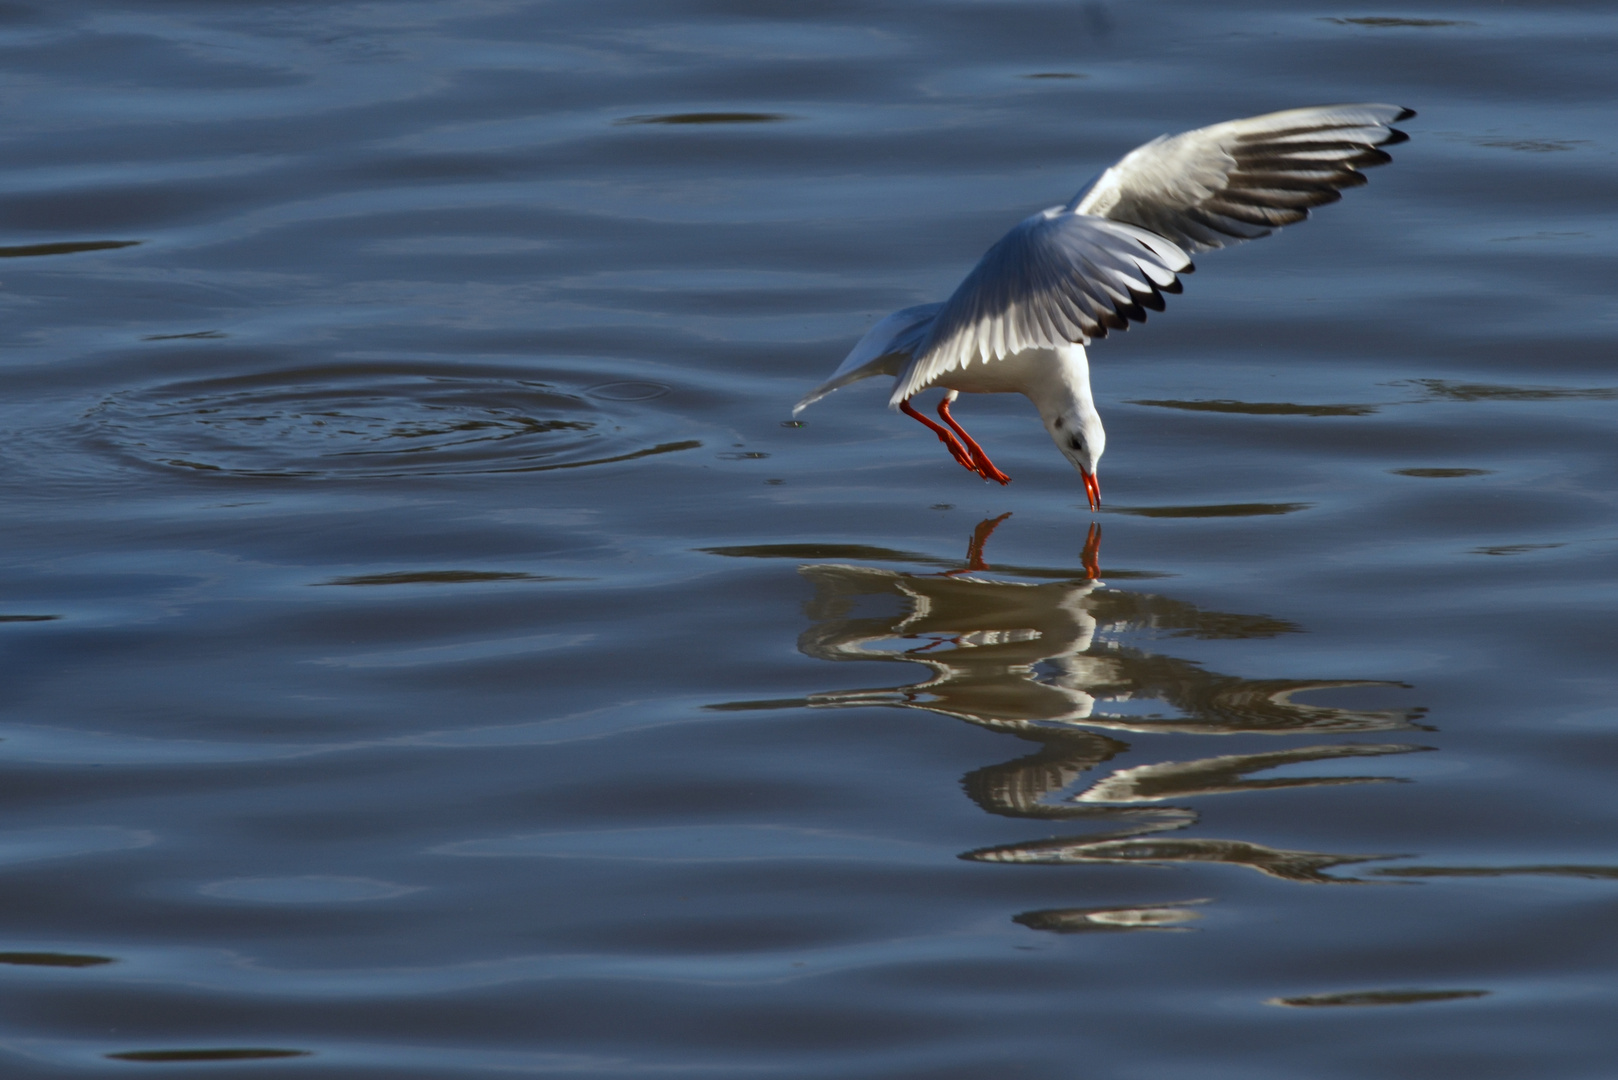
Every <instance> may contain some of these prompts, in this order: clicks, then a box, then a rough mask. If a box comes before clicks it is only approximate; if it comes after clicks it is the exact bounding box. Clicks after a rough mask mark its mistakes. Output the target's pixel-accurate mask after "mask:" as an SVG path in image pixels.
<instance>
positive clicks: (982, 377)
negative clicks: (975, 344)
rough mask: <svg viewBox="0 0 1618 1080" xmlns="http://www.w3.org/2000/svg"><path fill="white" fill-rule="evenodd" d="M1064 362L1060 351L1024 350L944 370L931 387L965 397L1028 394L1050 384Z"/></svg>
mask: <svg viewBox="0 0 1618 1080" xmlns="http://www.w3.org/2000/svg"><path fill="white" fill-rule="evenodd" d="M1064 362H1065V357H1064V356H1063V351H1062V350H1057V349H1025V350H1023V351H1022V352H1016V353H1012V354H1011V355H1010V356H1007V357H1006V358H1005V359H1003V360H990V361H987V362H984V361H981V360H978V361H974V362H972V363H969V364H967V365H966V366H965V367H960V368H955V369H953V370H951V371H946V372H944V373H943V374H941V375H940V376H939V377H938V378H937V379H934V380H933V385H934V386H942V387H944V388H945V389H948V390H959V391H961V392H962V393H964V394H1028V393H1029V391H1030V390H1031V389H1032V388H1034V387H1037V386H1041V385H1043V384H1045V383H1047V382H1049V381H1051V379H1052V377H1053V376H1054V375H1055V374H1056V373H1057V372H1058V371H1059V370H1060V368H1061V367H1062V366H1063V364H1064Z"/></svg>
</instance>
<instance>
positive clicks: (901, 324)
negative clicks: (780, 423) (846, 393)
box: [792, 304, 944, 416]
mask: <svg viewBox="0 0 1618 1080" xmlns="http://www.w3.org/2000/svg"><path fill="white" fill-rule="evenodd" d="M943 306H944V305H943V304H919V305H917V306H916V307H907V308H902V309H900V310H899V311H895V312H894V313H893V314H892V315H889V316H888V317H887V318H885V319H883V320H882V321H881V322H879V323H877V324H876V325H875V326H873V327H871V329H869V330H867V331H866V332H865V336H864V337H862V338H860V340H859V344H857V345H855V346H854V348H853V349H852V350H850V351H849V354H848V355H847V356H846V357H844V358H843V362H842V363H841V364H839V365H838V366H837V370H836V371H834V372H832V373H831V378H829V379H827V380H826V381H825V382H823V383H821V384H820V385H819V386H817V387H815V388H814V389H813V390H811V391H809V392H808V393H807V394H805V395H804V397H803V400H802V401H800V402H798V403H797V404H796V405H794V406H792V415H793V416H797V415H798V414H799V413H801V412H803V410H804V409H807V408H808V407H809V406H811V405H813V404H814V403H815V402H817V401H819V400H820V399H821V398H823V397H825V396H826V395H827V394H829V393H831V392H832V391H833V390H837V389H839V388H841V387H844V386H847V385H848V384H849V383H851V382H859V381H860V380H861V379H869V378H870V377H871V376H873V375H897V374H899V372H901V371H903V370H904V366H905V365H906V364H908V363H910V359H911V357H912V356H914V355H915V352H916V347H917V346H918V345H920V344H921V341H922V339H923V338H924V337H926V336H927V330H928V328H929V327H930V326H931V325H932V321H933V316H935V315H937V314H938V309H939V308H941V307H943Z"/></svg>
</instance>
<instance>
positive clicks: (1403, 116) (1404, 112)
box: [1393, 107, 1416, 124]
mask: <svg viewBox="0 0 1618 1080" xmlns="http://www.w3.org/2000/svg"><path fill="white" fill-rule="evenodd" d="M1415 115H1416V110H1415V109H1406V108H1403V107H1401V108H1400V109H1399V115H1398V116H1395V117H1394V118H1393V122H1394V123H1395V124H1397V123H1398V122H1399V121H1401V120H1409V119H1410V118H1411V117H1412V116H1415Z"/></svg>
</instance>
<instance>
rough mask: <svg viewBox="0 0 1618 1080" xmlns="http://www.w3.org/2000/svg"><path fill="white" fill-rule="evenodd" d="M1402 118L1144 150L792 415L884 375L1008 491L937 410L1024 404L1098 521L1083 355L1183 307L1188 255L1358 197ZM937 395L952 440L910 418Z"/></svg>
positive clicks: (1016, 237) (1340, 111) (1166, 139)
mask: <svg viewBox="0 0 1618 1080" xmlns="http://www.w3.org/2000/svg"><path fill="white" fill-rule="evenodd" d="M1413 115H1415V114H1414V113H1412V112H1411V111H1410V110H1409V109H1404V108H1400V107H1399V106H1396V105H1334V106H1324V107H1319V108H1307V109H1291V110H1288V111H1285V112H1278V113H1270V114H1267V115H1265V116H1255V117H1250V118H1248V119H1245V120H1232V121H1229V122H1227V123H1223V124H1215V125H1213V126H1211V127H1206V128H1198V129H1197V130H1195V131H1188V132H1185V133H1183V134H1180V135H1175V136H1172V137H1170V136H1163V137H1161V138H1158V139H1154V140H1152V141H1151V142H1149V143H1146V144H1145V145H1144V146H1141V147H1138V148H1137V149H1135V150H1133V151H1131V152H1130V153H1129V154H1127V155H1125V156H1124V157H1123V158H1122V159H1121V160H1120V161H1119V162H1118V163H1117V164H1115V165H1113V166H1112V167H1111V168H1109V169H1107V170H1106V171H1105V172H1103V173H1102V174H1101V175H1100V176H1098V177H1096V179H1095V180H1094V181H1093V182H1091V183H1090V184H1089V185H1087V186H1086V187H1085V188H1084V189H1083V190H1081V191H1080V192H1079V193H1078V194H1077V195H1075V196H1074V197H1073V199H1072V200H1071V201H1070V202H1068V203H1067V204H1066V205H1065V206H1059V207H1051V208H1050V209H1047V210H1043V211H1041V212H1039V213H1037V214H1034V215H1032V216H1031V217H1028V218H1026V219H1024V220H1023V221H1022V222H1020V223H1018V224H1017V225H1016V226H1015V227H1014V228H1013V229H1012V230H1011V231H1010V232H1008V233H1007V234H1006V235H1005V236H1004V237H1002V238H1001V239H1000V241H999V242H997V243H996V244H995V245H994V246H993V247H991V248H990V249H989V251H988V252H987V253H986V254H985V255H984V256H983V258H982V259H980V260H979V261H978V264H977V266H975V267H974V268H973V269H972V271H971V273H969V274H968V275H967V276H966V279H965V280H964V281H962V282H961V284H960V286H959V287H957V288H956V290H955V292H954V293H953V294H951V296H950V297H949V299H948V300H945V301H944V302H943V303H941V304H922V305H919V306H917V307H911V308H905V309H903V310H902V311H897V312H894V313H893V314H892V315H890V316H888V317H887V318H886V319H883V320H882V321H881V322H879V323H878V324H877V325H876V326H874V327H872V328H871V330H870V331H869V332H868V333H867V334H866V335H865V336H864V337H863V338H861V339H860V342H859V343H858V344H857V345H856V346H855V347H854V349H853V351H852V352H850V353H849V354H848V357H847V358H846V359H845V360H844V361H843V363H842V365H841V366H840V367H839V368H838V369H837V370H836V371H835V372H834V373H833V374H832V377H831V378H830V379H828V380H827V381H826V382H824V383H822V384H821V385H820V386H818V387H816V388H815V389H814V390H812V391H811V392H810V393H809V394H808V395H806V396H805V397H804V399H803V400H802V401H800V402H799V403H798V405H797V407H796V408H794V410H793V412H794V414H796V413H797V412H799V411H801V410H802V409H804V408H805V407H806V406H808V405H810V404H812V403H813V402H815V401H818V400H820V399H821V398H822V397H825V396H826V395H827V394H829V393H831V392H832V391H833V390H836V389H838V388H840V387H843V386H846V385H848V384H849V383H852V382H857V381H859V380H861V379H866V378H871V377H873V376H876V375H892V376H894V377H895V381H894V388H893V393H892V395H891V397H890V400H889V404H890V405H891V406H893V407H896V408H901V409H903V410H904V411H905V412H907V413H909V414H910V415H913V416H916V418H917V419H920V420H921V421H922V422H923V423H925V424H927V425H928V426H929V427H930V428H932V429H933V430H934V431H935V432H936V433H937V434H938V435H939V438H940V439H942V440H943V441H944V442H945V444H946V445H947V446H949V448H950V452H951V454H953V455H954V456H955V458H956V460H957V461H959V462H960V463H961V464H962V465H964V466H966V467H967V468H968V469H971V470H972V471H974V472H977V473H978V474H979V475H981V476H983V477H985V478H986V479H995V480H999V481H1000V482H1001V483H1004V482H1005V481H1006V479H1007V478H1006V477H1005V474H1003V473H1001V472H1000V471H999V470H998V469H996V468H995V467H994V466H993V464H992V463H990V462H989V461H988V458H987V456H986V455H984V454H983V452H982V450H981V449H980V448H978V447H977V444H976V443H975V442H973V441H972V440H971V438H970V437H969V436H967V435H966V433H965V432H964V431H963V430H962V429H961V428H960V425H959V424H957V423H956V422H955V421H954V419H953V418H952V417H951V416H950V415H949V412H948V405H949V403H950V402H951V401H953V400H954V397H955V394H956V393H960V392H965V393H979V394H982V393H988V394H994V393H1021V394H1024V395H1026V396H1028V397H1029V398H1030V400H1032V401H1033V402H1034V404H1035V405H1036V406H1037V407H1038V408H1039V411H1040V416H1041V419H1042V420H1043V421H1044V422H1045V427H1046V430H1047V431H1048V432H1049V433H1050V435H1051V438H1052V440H1053V441H1054V442H1055V443H1056V445H1057V447H1058V448H1059V449H1061V450H1062V452H1063V454H1064V455H1066V456H1067V457H1068V459H1069V460H1070V461H1072V462H1073V464H1074V466H1075V467H1076V468H1078V470H1079V472H1080V473H1081V474H1082V475H1083V476H1084V479H1085V484H1086V488H1087V489H1088V490H1089V492H1090V501H1091V505H1092V506H1093V507H1094V506H1099V490H1098V489H1097V487H1096V484H1095V479H1094V477H1095V465H1096V461H1097V460H1099V458H1100V457H1101V451H1102V449H1103V447H1104V446H1105V438H1106V436H1105V433H1104V431H1103V430H1102V428H1101V419H1100V416H1099V415H1098V414H1097V413H1096V411H1095V404H1094V401H1093V399H1092V397H1091V393H1090V380H1089V364H1088V357H1087V355H1086V353H1085V349H1084V346H1085V345H1087V344H1089V343H1090V342H1091V341H1092V340H1093V339H1095V338H1100V337H1105V336H1106V334H1107V332H1108V330H1114V329H1116V330H1123V329H1127V328H1128V326H1129V323H1130V322H1144V321H1145V320H1146V312H1147V311H1148V310H1151V311H1161V310H1163V307H1164V300H1163V294H1165V293H1177V292H1179V291H1180V281H1179V275H1180V274H1183V273H1189V272H1190V271H1191V270H1192V269H1193V267H1192V265H1191V257H1190V256H1191V253H1193V252H1201V251H1209V250H1213V249H1215V248H1220V247H1226V246H1229V245H1231V244H1237V243H1241V242H1243V241H1245V240H1252V239H1256V238H1257V237H1260V236H1265V235H1268V234H1269V233H1270V232H1271V231H1272V230H1273V229H1275V228H1277V227H1279V226H1282V225H1289V224H1291V223H1293V222H1295V221H1301V220H1303V219H1304V218H1306V217H1308V216H1309V209H1310V208H1311V207H1314V206H1319V205H1322V204H1324V203H1328V202H1334V201H1336V200H1337V199H1339V198H1341V195H1340V194H1339V191H1340V190H1341V189H1342V188H1345V187H1355V186H1358V185H1360V184H1363V183H1364V182H1365V178H1364V176H1363V175H1361V174H1360V172H1359V171H1358V170H1359V169H1362V168H1367V167H1369V166H1373V165H1380V164H1384V163H1385V162H1387V161H1388V160H1390V159H1389V157H1388V155H1387V154H1386V152H1384V151H1382V150H1380V149H1378V147H1380V146H1384V145H1390V144H1393V143H1397V142H1402V141H1403V140H1404V135H1403V134H1402V133H1400V132H1398V131H1395V130H1394V129H1393V128H1392V127H1391V126H1390V125H1391V124H1393V123H1394V122H1396V121H1399V120H1403V119H1405V118H1407V117H1409V116H1413ZM933 387H942V388H944V389H945V390H946V391H948V394H947V395H946V397H945V400H944V403H943V404H942V405H941V406H940V407H939V415H940V416H941V418H942V419H943V420H944V421H945V422H946V423H947V424H948V425H949V429H950V430H949V431H946V430H945V429H943V428H940V427H939V426H938V425H936V424H934V423H932V422H931V421H929V420H927V419H926V418H925V417H922V416H920V414H918V413H916V412H915V411H914V410H913V409H911V408H910V406H909V404H908V402H909V399H910V398H912V397H913V396H915V395H916V394H918V393H920V392H921V391H923V390H927V389H930V388H933ZM952 432H953V434H952ZM955 435H959V436H960V437H961V439H962V441H963V442H964V443H965V444H966V446H965V447H964V448H963V446H962V445H961V444H960V443H957V442H955V441H954V437H955Z"/></svg>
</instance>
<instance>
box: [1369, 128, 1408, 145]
mask: <svg viewBox="0 0 1618 1080" xmlns="http://www.w3.org/2000/svg"><path fill="white" fill-rule="evenodd" d="M1409 141H1410V136H1409V135H1406V134H1405V133H1404V132H1402V131H1400V130H1399V129H1398V128H1389V129H1388V137H1387V138H1386V139H1383V140H1382V141H1381V142H1379V143H1377V145H1378V146H1398V145H1399V144H1400V143H1405V142H1409Z"/></svg>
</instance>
